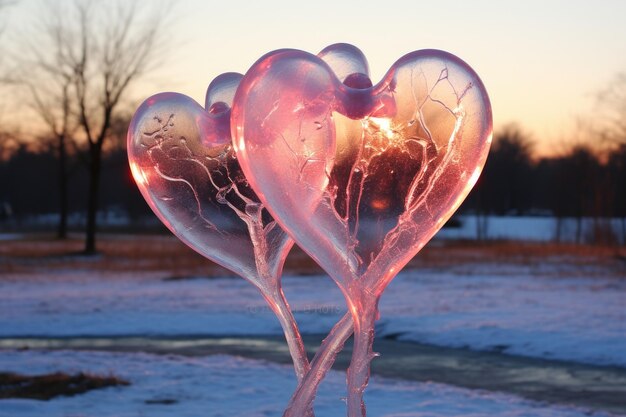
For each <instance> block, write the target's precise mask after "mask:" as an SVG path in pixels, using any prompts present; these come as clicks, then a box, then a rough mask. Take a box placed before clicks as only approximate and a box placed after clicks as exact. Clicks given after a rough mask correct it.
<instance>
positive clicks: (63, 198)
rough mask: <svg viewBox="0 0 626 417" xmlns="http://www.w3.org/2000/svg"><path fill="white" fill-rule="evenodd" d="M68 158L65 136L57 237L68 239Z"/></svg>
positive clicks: (61, 151) (62, 138) (61, 143)
mask: <svg viewBox="0 0 626 417" xmlns="http://www.w3.org/2000/svg"><path fill="white" fill-rule="evenodd" d="M67 211H68V204H67V156H66V148H65V136H60V137H59V228H58V231H57V237H58V238H59V239H65V238H67Z"/></svg>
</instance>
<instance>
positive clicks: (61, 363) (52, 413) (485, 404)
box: [0, 351, 611, 417]
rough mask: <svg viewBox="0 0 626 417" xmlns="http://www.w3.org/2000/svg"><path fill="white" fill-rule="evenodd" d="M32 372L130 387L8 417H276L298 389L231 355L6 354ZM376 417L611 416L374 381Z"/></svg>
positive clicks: (332, 400) (279, 373) (328, 409)
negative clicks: (111, 377)
mask: <svg viewBox="0 0 626 417" xmlns="http://www.w3.org/2000/svg"><path fill="white" fill-rule="evenodd" d="M24 363H28V373H30V374H37V373H44V372H53V371H56V370H63V371H66V372H67V371H71V370H75V371H89V372H94V373H99V374H106V373H112V372H114V373H115V374H116V375H117V376H120V377H122V378H125V379H127V380H128V381H130V382H131V385H130V386H129V387H122V388H106V389H102V390H96V391H91V392H89V393H87V394H84V395H81V396H77V397H65V398H63V397H61V398H56V399H53V400H51V401H47V402H46V401H32V400H17V399H11V400H1V401H0V416H1V417H15V416H23V417H41V416H46V417H61V416H81V417H131V416H132V417H139V416H151V417H161V416H163V417H172V416H176V417H192V416H193V417H198V416H203V417H226V416H228V417H276V416H280V415H281V414H282V410H283V409H284V407H285V404H286V403H287V402H288V399H289V396H290V393H291V391H292V390H293V388H294V376H293V375H292V369H291V368H290V367H288V366H280V365H275V364H270V363H265V362H262V361H252V360H247V359H241V358H234V357H230V356H212V357H205V358H183V357H178V356H168V357H160V356H154V355H148V354H141V353H138V354H119V353H99V352H74V351H57V352H47V353H45V352H44V353H42V352H28V351H26V352H15V351H9V352H7V351H5V352H0V369H3V370H7V371H11V370H13V371H15V372H24V366H23V364H24ZM344 392H345V376H344V374H342V373H339V372H331V373H330V374H329V375H328V376H327V378H326V380H325V381H324V383H323V384H322V386H321V389H320V392H319V395H318V398H317V400H316V408H315V411H316V416H317V417H337V416H341V415H345V406H344V403H343V401H342V398H341V397H342V396H343V395H344V394H343V393H344ZM366 401H367V405H368V415H370V416H374V417H448V416H464V417H485V416H500V417H584V416H593V417H608V416H610V415H611V414H608V413H604V412H590V411H588V410H583V409H577V408H571V407H561V406H547V405H545V404H541V403H535V402H530V401H526V400H522V399H520V398H518V397H515V396H510V395H505V394H494V393H489V392H483V391H475V390H467V389H460V388H453V387H450V386H446V385H441V384H424V383H410V382H406V381H402V382H400V381H394V380H390V379H385V378H379V377H376V376H374V377H373V378H372V380H371V381H370V385H369V387H368V390H367V392H366Z"/></svg>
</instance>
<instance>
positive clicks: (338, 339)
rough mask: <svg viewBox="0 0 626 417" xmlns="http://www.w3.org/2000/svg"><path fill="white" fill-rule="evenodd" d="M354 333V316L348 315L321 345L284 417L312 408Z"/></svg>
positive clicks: (297, 416)
mask: <svg viewBox="0 0 626 417" xmlns="http://www.w3.org/2000/svg"><path fill="white" fill-rule="evenodd" d="M352 333H353V324H352V315H351V314H350V313H348V314H346V315H345V316H343V317H342V318H341V320H340V321H339V322H337V324H335V326H334V327H333V328H332V330H331V331H330V333H329V335H328V336H327V337H326V338H325V339H324V341H323V342H322V344H321V345H320V348H319V349H318V351H317V353H316V354H315V357H314V358H313V360H312V361H311V369H310V370H309V372H308V373H307V374H306V375H305V377H304V378H303V379H302V380H301V381H300V383H299V384H298V388H297V389H296V392H295V393H294V394H293V396H292V397H291V400H290V401H289V405H288V406H287V409H286V410H285V413H284V414H283V417H300V416H302V415H304V412H305V410H307V409H309V408H310V407H312V405H313V400H314V399H315V395H316V394H317V390H318V387H319V385H320V383H321V382H322V380H323V379H324V377H325V376H326V374H327V373H328V371H329V370H330V368H332V366H333V363H335V359H336V358H337V355H338V354H339V352H341V350H342V349H343V345H344V344H345V342H346V340H348V338H349V337H350V336H351V335H352Z"/></svg>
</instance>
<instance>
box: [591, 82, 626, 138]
mask: <svg viewBox="0 0 626 417" xmlns="http://www.w3.org/2000/svg"><path fill="white" fill-rule="evenodd" d="M597 104H598V110H599V111H598V116H599V117H598V119H599V122H600V126H599V127H598V128H599V130H600V132H599V133H600V135H601V137H603V138H604V139H605V140H606V141H607V143H608V145H609V147H610V148H611V150H612V149H615V148H616V147H619V146H620V145H622V144H626V72H622V73H619V74H617V75H616V76H615V77H614V78H613V79H612V80H611V82H610V83H609V85H608V86H607V88H605V89H604V90H602V91H600V93H599V94H598V97H597Z"/></svg>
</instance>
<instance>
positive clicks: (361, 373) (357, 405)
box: [346, 291, 378, 417]
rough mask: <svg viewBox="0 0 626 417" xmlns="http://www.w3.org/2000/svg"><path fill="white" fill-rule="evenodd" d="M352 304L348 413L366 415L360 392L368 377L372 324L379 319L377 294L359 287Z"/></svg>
mask: <svg viewBox="0 0 626 417" xmlns="http://www.w3.org/2000/svg"><path fill="white" fill-rule="evenodd" d="M352 300H353V302H356V304H355V305H354V306H352V308H351V311H352V320H353V321H354V346H353V348H352V360H351V362H350V367H349V368H348V372H347V375H346V379H347V383H348V404H347V405H348V417H365V415H366V411H365V402H364V401H363V392H364V391H365V388H366V387H367V384H368V382H369V378H370V362H371V361H372V359H373V358H374V356H375V355H374V352H373V350H372V347H373V344H374V324H375V322H376V320H377V319H378V297H374V296H372V295H371V294H368V293H367V291H362V292H361V294H360V297H359V298H355V296H353V298H352Z"/></svg>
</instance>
